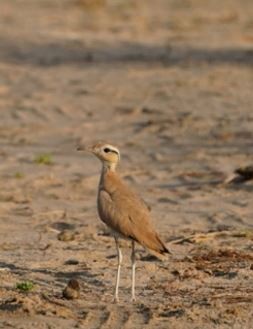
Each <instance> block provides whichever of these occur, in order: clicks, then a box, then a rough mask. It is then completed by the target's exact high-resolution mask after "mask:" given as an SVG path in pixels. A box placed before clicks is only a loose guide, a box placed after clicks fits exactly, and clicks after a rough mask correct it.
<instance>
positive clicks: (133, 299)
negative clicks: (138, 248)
mask: <svg viewBox="0 0 253 329" xmlns="http://www.w3.org/2000/svg"><path fill="white" fill-rule="evenodd" d="M131 261H132V298H131V299H132V302H134V301H135V250H134V241H132V254H131Z"/></svg>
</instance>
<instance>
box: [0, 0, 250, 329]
mask: <svg viewBox="0 0 253 329" xmlns="http://www.w3.org/2000/svg"><path fill="white" fill-rule="evenodd" d="M252 87H253V2H252V0H242V1H238V0H223V1H220V0H219V1H218V0H156V1H153V0H145V1H139V0H135V1H134V0H93V1H92V0H11V1H10V0H1V1H0V145H1V148H0V184H1V186H2V188H1V191H0V201H1V202H0V216H1V219H0V230H1V234H2V237H1V242H0V249H1V262H2V263H1V265H2V267H4V268H7V269H11V271H12V273H14V274H12V275H10V276H7V275H6V277H5V276H3V277H1V280H2V282H6V285H7V287H8V285H10V284H14V283H15V280H16V279H17V277H19V278H24V277H26V276H27V275H28V276H29V277H30V278H33V279H34V280H35V281H36V280H37V282H39V284H41V286H42V287H44V288H43V289H46V291H47V289H48V291H49V287H50V285H49V283H48V282H57V286H56V288H55V289H60V288H61V286H62V284H63V283H65V281H66V280H65V279H66V276H65V274H66V273H69V276H70V272H71V271H70V270H69V272H68V269H69V268H68V267H67V265H64V264H65V263H64V262H65V260H66V259H67V258H71V257H72V258H73V257H75V258H76V259H77V260H78V261H79V265H80V271H81V268H83V266H84V264H83V263H82V262H83V259H84V258H85V257H86V261H87V264H88V265H87V266H91V268H92V271H91V272H89V275H90V276H88V275H87V277H85V280H86V282H87V284H88V285H89V288H90V294H91V296H93V297H94V298H95V300H96V301H97V302H98V301H100V297H101V295H102V294H103V292H104V291H107V288H108V286H107V284H108V283H110V282H111V277H113V275H114V274H113V273H114V272H113V270H114V265H113V266H111V265H112V264H111V263H110V262H112V263H113V264H114V261H115V259H113V257H111V258H112V259H110V258H106V256H107V253H108V252H109V253H110V250H111V249H110V248H111V244H112V242H113V241H111V240H110V239H109V238H107V233H106V231H105V228H104V227H103V226H102V224H101V223H100V222H99V220H98V219H97V218H96V188H97V183H98V179H99V170H100V164H99V163H98V162H97V160H96V159H95V158H94V159H93V158H92V157H90V156H89V155H86V154H80V153H78V152H76V145H77V144H78V143H88V142H91V141H96V140H107V141H109V142H110V143H112V144H116V145H118V146H119V148H120V150H121V159H122V161H121V164H120V168H119V170H120V172H121V175H122V176H123V177H124V178H125V179H126V180H127V181H128V183H129V184H130V185H133V186H134V187H135V188H136V189H137V190H138V191H139V192H140V193H141V194H142V196H143V197H144V199H146V200H147V202H148V203H149V204H150V205H151V207H152V214H153V217H154V220H155V222H156V225H157V227H158V228H159V231H160V232H161V235H162V237H163V238H164V239H165V241H166V242H170V241H172V240H173V239H174V238H176V237H178V236H187V235H189V234H195V233H199V232H211V231H212V232H219V231H226V232H227V231H229V232H230V231H231V230H232V231H233V230H239V231H240V232H241V230H242V231H243V232H244V233H243V234H244V235H243V237H242V239H245V240H243V241H242V240H240V239H238V238H232V239H231V240H227V239H225V238H224V239H225V240H224V241H223V240H222V241H221V240H215V239H214V240H212V242H210V243H209V242H208V243H209V244H208V243H207V246H206V245H205V247H206V248H208V246H209V247H210V248H214V249H215V248H218V247H219V246H224V245H226V246H230V247H231V248H235V249H236V250H240V251H242V252H249V251H250V250H252V225H253V222H252V218H253V211H252V183H251V182H249V183H246V184H242V185H240V186H236V187H230V186H225V185H223V183H224V181H225V180H226V179H227V177H229V176H230V175H231V174H232V173H233V171H234V170H235V169H236V168H238V167H240V166H244V165H250V164H252V161H253V160H252V152H253V110H252V101H253V92H252V89H253V88H252ZM64 230H68V231H70V234H72V233H73V231H74V232H75V234H74V235H73V234H72V235H70V236H72V238H73V239H72V238H71V239H72V240H71V239H70V240H71V241H70V242H66V243H65V244H64V242H62V241H60V240H59V239H58V238H57V237H59V236H58V235H57V234H58V233H61V232H62V231H64ZM250 230H251V231H250ZM71 232H72V233H71ZM76 232H77V235H76ZM245 232H251V233H245ZM250 234H251V235H250ZM101 236H102V237H101ZM249 236H250V238H249ZM106 239H107V240H106ZM87 241H88V243H87ZM105 245H106V248H107V249H106V248H105ZM43 248H44V249H43ZM45 248H46V249H45ZM174 248H176V249H177V248H179V249H178V252H179V253H181V254H184V252H185V253H186V254H187V253H190V250H192V249H191V248H192V245H190V246H189V245H187V246H182V247H180V246H174ZM180 248H181V249H180ZM193 248H194V247H193ZM172 249H173V248H172ZM94 250H97V253H95V251H94ZM238 257H239V256H238ZM97 259H99V260H100V261H102V260H103V262H104V263H102V264H103V266H104V268H101V262H98V263H95V260H97ZM93 260H94V264H93V263H92V262H93ZM38 262H39V263H38ZM13 264H15V266H14V265H13ZM141 264H142V265H140V271H143V272H142V273H144V274H143V278H144V279H145V275H147V271H151V270H150V268H149V269H148V268H146V265H145V262H142V263H141ZM79 265H77V267H78V266H79ZM174 265H175V264H174ZM186 265H187V264H186ZM230 265H231V264H230ZM230 265H229V266H230ZM13 266H14V267H13ZM182 266H183V265H182ZM187 266H188V265H187ZM231 266H232V265H231ZM108 267H109V268H110V270H106V271H104V269H105V268H106V269H108ZM31 268H37V269H38V270H37V271H34V272H29V269H31ZM57 268H58V270H57ZM59 268H61V270H62V272H61V273H59ZM42 269H44V270H45V269H47V271H48V269H50V271H51V272H50V271H49V272H46V270H45V271H44V272H43V271H42ZM145 269H146V272H145ZM72 270H73V269H72ZM76 270H77V269H76ZM13 271H14V272H13ZM15 271H16V272H15ZM87 271H88V270H87ZM101 271H102V272H101ZM160 271H161V272H159V273H163V272H162V271H163V270H162V267H161V268H160ZM164 271H165V270H164ZM94 272H96V277H95V278H96V279H95V278H93V276H92V275H94V276H95V274H94ZM151 272H152V271H151ZM8 273H9V272H8ZM82 273H83V272H82ZM104 273H106V274H104ZM180 273H181V272H180ZM201 273H202V272H201ZM84 274H85V273H84ZM84 274H83V275H84ZM153 274H154V273H153ZM159 275H160V274H159ZM166 275H167V274H166ZM102 278H103V280H104V279H105V280H106V279H107V280H108V282H107V283H106V288H105V290H103V289H104V287H103V285H99V284H97V281H96V280H98V281H99V280H102ZM208 278H209V277H208ZM245 278H246V277H244V279H245ZM144 279H143V282H142V283H140V284H142V285H144V282H145V281H146V279H145V280H144ZM202 279H203V277H202ZM202 279H201V280H202ZM205 279H206V277H205V276H204V279H203V280H205ZM47 280H49V281H47ZM64 280H65V281H64ZM150 280H151V279H150ZM159 280H160V277H159ZM224 280H225V279H224ZM235 280H237V277H236V279H235ZM238 280H239V281H240V280H243V279H242V277H240V276H239V279H238ZM245 280H246V279H245ZM239 281H238V282H239ZM99 282H100V281H99ZM139 282H140V281H139ZM224 282H225V281H224ZM226 282H227V281H226ZM241 282H242V281H241ZM206 284H207V285H208V279H207V281H206ZM94 286H95V287H96V292H97V295H96V294H94ZM193 286H194V285H193ZM234 286H236V284H234ZM59 287H60V288H59ZM109 287H110V285H109ZM153 288H154V287H153ZM50 289H51V288H50ZM164 289H165V288H164ZM161 290H163V289H160V290H159V289H158V290H152V289H151V290H150V294H152V297H153V294H154V291H155V293H157V294H158V295H157V296H160V295H159V293H161ZM159 291H160V292H159ZM196 291H197V290H196ZM3 293H4V294H7V296H8V289H7V290H4V292H3ZM92 293H93V294H94V295H92ZM243 293H244V295H245V292H243ZM192 294H193V293H192ZM232 294H233V293H232ZM249 294H250V293H249ZM200 295H201V296H202V294H200ZM209 295H212V290H210V291H209ZM147 296H148V295H147ZM192 296H193V295H192ZM107 297H108V296H107ZM144 297H145V296H144ZM144 297H143V298H144ZM149 297H150V296H149ZM160 297H161V296H160ZM160 297H159V298H160ZM96 298H97V299H96ZM159 298H158V299H159ZM196 298H197V297H196ZM208 298H209V297H208ZM251 298H252V296H251ZM148 300H149V298H148V297H147V298H146V301H148ZM144 301H145V298H144ZM161 301H164V300H163V299H162V297H161V300H160V302H161ZM251 301H252V299H251ZM171 302H172V300H170V303H171ZM224 303H225V304H227V305H228V304H230V302H229V301H228V300H227V299H226V300H225V301H224ZM35 304H37V303H36V302H35ZM193 304H194V303H193ZM193 304H192V305H193ZM171 305H172V304H171ZM244 311H245V312H246V313H245V314H244V313H242V314H244V315H243V316H242V317H241V318H240V315H238V314H239V313H233V314H234V315H235V317H236V319H239V318H240V319H244V320H242V321H246V320H245V319H247V315H249V312H248V311H247V308H245V309H244ZM251 311H252V310H251ZM140 312H141V311H140ZM152 312H155V311H154V310H153V311H152ZM215 312H216V311H215ZM182 314H183V313H182ZM207 314H208V315H206V316H207V317H208V316H209V312H207ZM230 314H232V311H231V313H230ZM157 317H158V318H159V316H158V315H157ZM158 318H157V319H158ZM159 319H160V318H159ZM159 321H160V320H159ZM210 321H211V320H210ZM238 321H239V320H238ZM182 323H183V322H182ZM185 323H187V321H186V322H185ZM242 323H244V325H246V324H245V322H242ZM59 326H60V327H61V328H63V326H62V324H61V325H59ZM152 326H153V328H154V327H156V328H160V327H159V326H157V325H156V324H155V323H153V324H152V325H151V327H152ZM70 327H71V326H70V325H69V324H68V325H67V324H66V328H70ZM86 327H89V328H91V327H92V326H89V325H87V326H86ZM119 327H121V326H120V325H119ZM202 327H203V325H202ZM204 327H206V325H204ZM239 327H240V326H239ZM241 327H242V326H241ZM246 327H247V325H246ZM246 327H245V328H246ZM136 328H137V327H136ZM176 328H179V327H178V326H176ZM184 328H186V327H184ZM206 328H208V327H206Z"/></svg>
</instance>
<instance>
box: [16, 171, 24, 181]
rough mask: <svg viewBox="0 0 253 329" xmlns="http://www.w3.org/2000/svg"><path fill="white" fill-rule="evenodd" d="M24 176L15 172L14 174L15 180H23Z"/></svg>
mask: <svg viewBox="0 0 253 329" xmlns="http://www.w3.org/2000/svg"><path fill="white" fill-rule="evenodd" d="M24 176H25V175H24V174H23V173H22V172H19V171H17V172H16V173H15V174H14V177H15V178H17V179H20V178H24Z"/></svg>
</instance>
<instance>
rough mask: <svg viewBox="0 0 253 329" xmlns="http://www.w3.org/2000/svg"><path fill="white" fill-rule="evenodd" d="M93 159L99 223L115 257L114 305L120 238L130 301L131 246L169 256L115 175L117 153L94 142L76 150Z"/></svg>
mask: <svg viewBox="0 0 253 329" xmlns="http://www.w3.org/2000/svg"><path fill="white" fill-rule="evenodd" d="M78 150H85V151H88V152H91V153H93V154H94V155H96V156H97V157H98V158H99V159H100V160H101V162H102V172H101V177H100V182H99V187H98V196H97V207H98V213H99V216H100V218H101V220H102V221H103V222H104V223H105V224H106V225H107V226H108V227H109V228H110V229H111V231H112V235H113V236H114V239H115V243H116V248H117V253H118V271H117V278H116V286H115V293H114V300H115V301H116V302H117V301H118V288H119V279H120V267H121V263H122V253H121V250H120V248H119V243H118V239H119V238H120V237H122V238H125V239H129V240H131V242H132V255H131V260H132V300H133V301H134V300H135V250H134V247H135V246H134V244H135V242H139V243H140V244H141V245H142V246H144V247H146V248H148V249H150V250H153V251H155V252H157V253H159V254H164V253H170V251H169V250H168V249H167V247H166V246H165V245H164V243H163V242H162V240H161V239H160V238H159V236H158V234H157V233H156V231H155V229H154V228H153V226H152V224H151V220H150V211H149V209H148V208H147V206H146V204H145V202H144V201H143V200H142V199H141V198H140V197H139V196H138V195H137V194H136V193H135V192H133V191H132V190H131V189H130V188H129V187H128V186H127V185H126V184H125V183H124V182H123V181H122V180H121V178H120V177H119V175H118V174H117V172H116V167H117V164H118V162H119V160H120V153H119V150H118V149H117V148H116V147H115V146H113V145H110V144H107V143H103V142H98V143H96V144H94V145H92V146H87V147H85V146H80V147H78Z"/></svg>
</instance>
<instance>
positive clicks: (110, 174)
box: [98, 171, 169, 253]
mask: <svg viewBox="0 0 253 329" xmlns="http://www.w3.org/2000/svg"><path fill="white" fill-rule="evenodd" d="M98 212H99V216H100V218H101V220H102V221H103V222H105V223H106V224H107V225H108V226H109V227H110V228H111V229H112V230H113V231H116V232H118V233H119V234H120V235H123V236H124V237H126V238H130V239H133V240H135V241H137V242H139V243H140V244H141V245H143V246H144V247H147V248H149V249H151V250H154V251H156V252H158V253H165V252H169V251H168V249H167V248H166V247H165V245H164V244H163V242H162V241H161V240H160V238H159V236H158V234H157V233H156V231H155V229H154V228H153V226H152V223H151V219H150V212H149V209H148V208H147V206H146V204H145V202H144V201H143V200H142V199H141V198H140V197H139V196H138V195H137V194H136V193H135V192H134V191H132V190H131V189H130V188H129V187H128V186H127V185H126V184H125V183H124V182H123V181H122V180H121V178H120V177H119V176H118V174H117V173H116V172H114V171H105V172H103V173H102V175H101V180H100V184H99V191H98Z"/></svg>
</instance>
